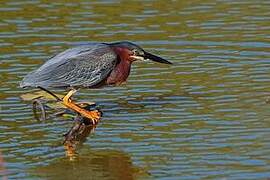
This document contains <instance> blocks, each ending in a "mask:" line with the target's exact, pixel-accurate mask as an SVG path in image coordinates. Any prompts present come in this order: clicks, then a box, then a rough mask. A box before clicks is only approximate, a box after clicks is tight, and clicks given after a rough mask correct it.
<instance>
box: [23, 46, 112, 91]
mask: <svg viewBox="0 0 270 180" xmlns="http://www.w3.org/2000/svg"><path fill="white" fill-rule="evenodd" d="M116 62H117V55H116V54H115V53H114V51H112V49H111V48H110V47H109V46H108V45H106V44H101V43H99V44H92V45H83V46H78V47H75V48H71V49H68V50H66V51H64V52H62V53H60V54H58V55H56V56H54V57H53V58H51V59H49V60H48V61H47V62H46V63H45V64H43V65H42V66H41V67H40V68H39V69H37V70H36V71H33V72H31V73H29V74H28V75H27V76H26V77H25V78H24V79H23V81H22V82H21V84H20V86H21V87H28V86H30V87H38V86H40V87H44V88H47V87H67V86H73V87H74V86H75V87H76V86H79V87H91V86H95V85H97V84H98V83H100V82H101V81H102V80H104V78H106V77H107V76H108V75H109V73H110V72H111V71H112V69H113V68H114V67H115V65H116Z"/></svg>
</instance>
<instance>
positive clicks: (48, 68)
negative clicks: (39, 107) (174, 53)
mask: <svg viewBox="0 0 270 180" xmlns="http://www.w3.org/2000/svg"><path fill="white" fill-rule="evenodd" d="M137 60H138V61H147V60H152V61H155V62H159V63H165V64H172V63H171V62H169V61H167V60H165V59H163V58H161V57H158V56H155V55H153V54H151V53H149V52H146V51H144V50H143V49H142V48H141V47H139V46H138V45H136V44H134V43H131V42H115V43H93V44H88V45H81V46H78V47H74V48H70V49H67V50H66V51H64V52H62V53H60V54H58V55H56V56H54V57H52V58H51V59H49V60H48V61H47V62H45V63H44V64H43V65H42V66H41V67H39V68H38V69H37V70H35V71H33V72H31V73H29V74H28V75H26V76H25V77H24V79H23V80H22V82H21V83H20V87H22V88H25V87H34V88H40V89H42V90H45V91H47V92H50V91H49V90H47V89H48V88H65V89H68V90H69V92H68V93H67V94H66V95H65V96H64V97H63V99H62V102H63V104H64V105H65V106H66V107H67V108H70V109H72V110H74V111H75V112H77V113H80V114H81V115H82V116H84V117H86V118H89V119H91V120H92V123H93V124H96V123H97V122H98V121H99V119H100V116H101V115H100V112H99V111H96V110H93V111H88V110H86V109H84V108H82V107H80V106H79V105H78V104H76V103H74V102H73V101H72V100H71V99H70V97H71V96H72V95H73V94H74V93H75V92H76V90H77V89H78V88H82V87H83V88H94V87H95V88H97V87H102V86H104V85H119V84H121V83H123V82H125V81H126V80H127V78H128V76H129V73H130V68H131V64H132V62H134V61H137Z"/></svg>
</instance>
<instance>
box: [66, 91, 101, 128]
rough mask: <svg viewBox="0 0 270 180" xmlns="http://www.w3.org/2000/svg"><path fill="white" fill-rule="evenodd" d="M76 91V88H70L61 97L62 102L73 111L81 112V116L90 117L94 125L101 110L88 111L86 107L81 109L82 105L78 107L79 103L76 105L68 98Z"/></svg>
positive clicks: (99, 116) (98, 118)
mask: <svg viewBox="0 0 270 180" xmlns="http://www.w3.org/2000/svg"><path fill="white" fill-rule="evenodd" d="M75 92H76V90H74V89H72V90H70V91H69V92H68V93H67V95H66V96H65V97H64V98H63V104H64V105H65V106H66V107H68V108H70V109H72V110H74V111H75V112H77V113H79V114H81V115H82V116H83V117H86V118H88V119H90V120H91V121H92V124H93V125H95V124H97V123H98V121H99V120H100V118H101V112H100V111H98V110H92V111H88V110H86V109H83V108H82V107H80V106H79V105H77V104H76V103H74V102H72V100H71V99H70V97H71V96H72V95H73V94H74V93H75Z"/></svg>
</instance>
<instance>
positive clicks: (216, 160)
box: [0, 0, 270, 179]
mask: <svg viewBox="0 0 270 180" xmlns="http://www.w3.org/2000/svg"><path fill="white" fill-rule="evenodd" d="M269 10H270V2H269V1H267V0H265V1H263V0H262V1H252V0H250V1H249V0H246V1H241V0H237V1H234V0H219V1H214V0H207V1H200V0H193V1H171V2H168V1H151V0H150V1H146V2H144V1H132V2H129V3H127V2H125V1H91V2H89V1H69V3H67V2H65V1H57V2H51V3H49V2H47V1H16V0H15V1H3V2H2V3H1V5H0V17H1V18H0V19H1V21H0V27H1V28H0V54H1V55H0V67H1V69H0V77H1V81H0V92H1V94H0V108H1V114H0V122H1V123H0V131H1V134H0V149H1V151H2V154H3V157H4V161H5V168H6V171H7V172H8V177H9V179H36V178H41V179H61V178H62V179H74V178H79V179H91V178H92V179H136V178H138V179H222V178H227V179H266V178H269V177H270V158H269V154H270V141H269V137H270V123H269V122H270V118H269V117H270V111H269V108H270V105H269V104H267V103H266V99H267V98H269V96H270V91H269V90H270V63H269V58H270V51H269V49H270V43H269V38H270V11H269ZM119 40H129V41H133V42H135V43H137V44H139V45H141V46H142V47H143V48H144V49H146V50H148V51H150V52H152V53H154V54H157V55H160V56H162V57H164V58H167V59H168V60H170V61H172V62H173V63H174V65H173V66H167V65H162V64H156V63H135V64H134V65H133V69H132V73H131V75H130V78H129V81H128V83H127V84H126V85H124V86H120V87H115V88H104V89H102V90H97V89H95V90H89V89H88V90H81V91H80V92H79V93H78V94H76V97H77V98H78V99H80V100H87V101H96V102H98V104H99V106H100V107H101V109H102V110H103V112H104V116H103V118H102V121H101V123H100V124H99V125H98V127H97V129H96V132H95V133H94V134H92V135H90V137H89V138H88V139H87V140H86V142H85V143H84V145H83V146H82V147H81V148H80V150H79V151H78V158H77V159H76V160H75V161H69V159H68V158H66V157H65V151H64V147H63V145H62V140H63V137H62V134H64V133H65V132H66V131H67V130H68V129H69V128H70V127H71V125H72V121H71V120H64V119H61V118H53V119H49V120H48V121H46V122H43V123H40V122H37V121H36V120H35V119H34V118H33V116H32V111H31V103H30V102H26V101H22V100H21V98H20V97H19V96H20V95H22V94H24V93H27V92H32V91H34V90H33V89H27V90H24V89H21V88H19V87H18V83H19V82H20V80H21V79H22V78H23V76H25V75H26V74H27V73H28V72H30V71H31V70H33V69H35V68H37V67H38V66H39V65H41V64H42V63H44V62H45V61H46V59H48V58H49V57H51V56H52V55H54V54H56V53H59V52H61V51H63V50H65V49H66V48H68V47H72V46H74V45H77V44H81V43H88V42H111V41H119ZM62 93H64V92H62Z"/></svg>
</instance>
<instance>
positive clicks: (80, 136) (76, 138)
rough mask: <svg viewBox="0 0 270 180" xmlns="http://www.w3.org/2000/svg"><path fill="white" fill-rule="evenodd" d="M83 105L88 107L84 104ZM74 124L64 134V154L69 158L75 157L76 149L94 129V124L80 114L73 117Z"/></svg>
mask: <svg viewBox="0 0 270 180" xmlns="http://www.w3.org/2000/svg"><path fill="white" fill-rule="evenodd" d="M85 107H88V105H87V104H86V106H85ZM74 120H75V121H74V125H73V126H72V127H71V129H70V130H69V131H68V132H67V133H66V134H64V137H65V138H64V143H63V144H64V147H65V150H66V156H67V157H69V159H70V160H74V158H76V149H77V148H78V147H79V146H80V145H82V144H83V143H84V142H85V141H86V139H87V137H88V136H89V135H90V134H91V133H93V132H94V131H95V128H96V125H93V124H92V123H91V122H92V121H90V120H89V119H87V118H85V117H82V116H81V115H80V114H77V116H76V117H75V118H74Z"/></svg>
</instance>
